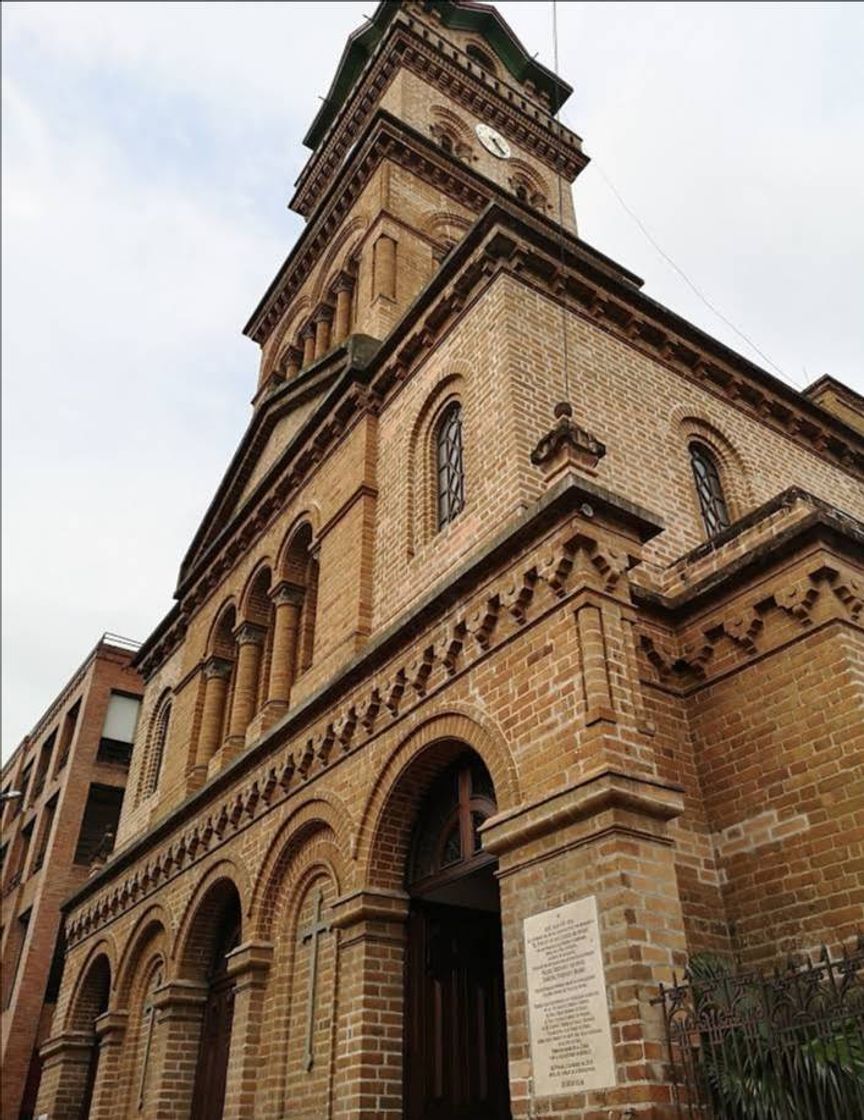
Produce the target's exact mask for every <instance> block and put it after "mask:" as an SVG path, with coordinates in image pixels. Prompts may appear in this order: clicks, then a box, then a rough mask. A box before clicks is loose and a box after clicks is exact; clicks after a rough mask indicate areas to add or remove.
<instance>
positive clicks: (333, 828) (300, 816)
mask: <svg viewBox="0 0 864 1120" xmlns="http://www.w3.org/2000/svg"><path fill="white" fill-rule="evenodd" d="M328 834H329V835H330V836H332V837H333V841H334V844H335V845H336V850H337V851H339V852H342V853H346V852H352V851H353V849H354V846H355V844H356V836H357V833H356V825H355V823H354V820H353V816H352V814H351V812H350V811H349V809H348V806H347V805H346V804H345V802H344V801H343V800H342V799H341V798H340V797H337V796H336V795H335V794H332V793H328V794H327V795H326V796H322V797H316V798H314V799H313V800H311V801H306V802H304V804H303V805H300V806H299V807H298V808H297V809H296V810H295V811H294V812H293V813H291V815H290V816H289V817H288V818H287V819H286V820H285V821H284V823H283V824H282V826H281V827H280V828H279V830H278V831H277V833H276V835H275V836H274V837H273V839H272V841H271V842H270V845H269V847H268V849H267V854H266V855H265V857H264V860H263V863H262V865H261V871H260V873H259V875H258V878H257V879H256V881H255V885H254V887H253V889H252V901H251V904H250V907H249V922H250V929H252V930H253V931H254V933H253V936H254V937H256V938H262V939H265V940H266V939H267V937H268V936H269V933H268V930H269V928H270V925H271V923H272V920H273V915H274V913H275V910H276V895H277V892H278V891H279V889H280V884H283V883H284V882H285V880H286V876H287V875H289V874H290V867H291V865H292V864H293V863H294V862H295V860H296V858H297V856H298V855H299V853H300V852H301V850H302V849H303V848H304V847H305V846H306V845H307V844H308V843H309V842H310V840H311V839H312V838H313V837H315V836H319V835H328ZM338 878H339V881H340V882H345V883H347V882H348V881H349V879H350V868H349V866H347V865H346V866H345V867H343V868H342V869H341V874H340V875H339V876H338Z"/></svg>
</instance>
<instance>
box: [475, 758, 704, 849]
mask: <svg viewBox="0 0 864 1120" xmlns="http://www.w3.org/2000/svg"><path fill="white" fill-rule="evenodd" d="M609 810H623V811H624V812H625V813H629V814H633V815H634V816H636V817H644V818H646V819H647V820H650V821H653V822H660V823H661V825H662V824H665V823H666V822H667V821H670V820H673V819H674V818H675V817H678V816H680V815H681V814H682V813H683V811H684V790H683V787H682V786H678V785H672V784H670V783H666V782H660V781H657V780H656V779H654V778H651V777H648V776H646V775H639V774H622V773H619V772H618V771H615V770H603V771H601V772H598V773H596V774H588V775H586V776H585V777H583V778H580V780H579V781H578V782H576V783H575V785H573V786H570V787H569V788H567V789H563V790H557V791H556V792H555V793H551V794H549V795H548V796H546V797H543V798H541V799H540V800H539V801H535V802H532V803H530V804H527V805H520V806H518V808H516V809H514V810H513V811H511V812H509V813H499V814H497V815H496V816H494V817H490V818H489V820H487V821H486V822H485V824H484V825H483V826H482V827H481V829H480V831H481V833H482V835H483V847H484V849H485V850H486V851H489V852H492V853H493V855H496V856H503V855H505V854H506V853H508V852H511V851H513V850H514V849H515V848H520V847H523V846H524V845H526V844H528V843H530V842H532V841H534V840H538V839H541V838H544V837H554V836H557V835H558V834H560V833H561V832H562V831H563V830H564V829H565V828H567V827H568V826H569V825H572V824H574V823H576V822H577V821H582V820H586V819H589V818H590V819H592V820H594V821H595V823H602V822H598V821H597V818H599V817H600V816H601V814H603V813H605V812H608V811H609ZM660 834H661V835H662V829H661V830H660ZM544 851H547V854H548V851H554V840H550V843H549V848H548V850H547V848H546V846H545V845H544Z"/></svg>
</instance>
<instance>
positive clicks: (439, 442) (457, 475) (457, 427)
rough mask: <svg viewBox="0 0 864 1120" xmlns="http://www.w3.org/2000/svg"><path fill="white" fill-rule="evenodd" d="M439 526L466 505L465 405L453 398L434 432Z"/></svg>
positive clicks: (446, 522)
mask: <svg viewBox="0 0 864 1120" xmlns="http://www.w3.org/2000/svg"><path fill="white" fill-rule="evenodd" d="M435 449H436V463H437V483H438V528H439V529H443V528H444V526H445V525H448V524H449V523H450V522H451V521H453V519H454V518H455V517H457V516H458V515H459V514H460V513H461V512H462V509H463V508H464V506H465V471H464V467H463V464H462V406H461V405H460V404H459V403H458V401H454V402H453V403H452V404H451V405H448V406H447V409H446V410H445V412H444V415H443V416H442V417H441V419H440V420H439V422H438V428H437V431H436V435H435Z"/></svg>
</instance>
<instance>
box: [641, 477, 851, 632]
mask: <svg viewBox="0 0 864 1120" xmlns="http://www.w3.org/2000/svg"><path fill="white" fill-rule="evenodd" d="M784 514H788V516H787V517H784V516H783V515H784ZM775 515H780V516H779V517H777V516H775ZM784 521H785V524H784ZM762 525H765V526H766V529H767V530H768V531H767V532H766V533H765V535H764V536H763V537H762V539H759V537H758V530H759V528H760V526H762ZM751 531H752V533H753V540H751V541H746V540H745V541H744V542H743V543H745V544H746V547H744V548H743V549H742V548H741V547H739V546H738V542H739V540H741V539H742V538H745V536H746V535H747V534H748V533H750V532H751ZM814 543H818V544H822V545H825V546H826V547H828V548H830V549H831V551H832V553H833V554H835V555H836V556H837V557H838V558H841V557H842V558H848V559H850V560H852V561H853V562H855V561H856V560H857V562H858V563H859V564H860V563H861V558H862V557H864V522H861V521H860V520H858V518H855V517H852V516H851V515H850V514H848V513H844V512H843V511H842V510H838V509H836V508H835V507H834V506H832V505H830V504H829V503H828V502H824V501H822V500H821V499H819V498H816V497H814V496H813V495H812V494H808V493H807V492H806V491H804V490H801V489H799V488H797V487H792V488H790V489H789V490H784V491H783V492H782V493H781V494H778V495H777V496H776V497H774V498H772V499H771V500H770V501H769V502H766V503H765V504H764V505H762V506H760V507H759V508H758V509H756V510H753V511H752V512H751V513H750V514H749V515H748V516H747V517H743V518H742V519H741V520H740V521H739V522H736V523H735V524H734V525H733V526H732V527H731V528H730V529H728V530H726V532H724V533H722V534H719V535H718V536H717V537H715V538H713V540H712V541H709V542H706V544H704V545H700V546H699V547H698V548H695V549H693V550H691V552H689V553H686V554H685V555H684V556H683V557H681V558H680V559H679V560H677V561H675V563H674V564H672V565H670V566H669V569H668V570H669V571H674V572H675V573H676V574H678V576H679V578H678V581H677V582H678V587H677V588H676V589H675V590H672V589H671V588H667V589H665V590H663V591H658V590H655V589H652V588H650V587H648V586H646V585H645V583H644V582H634V583H633V589H632V590H633V599H634V601H635V602H636V603H637V605H639V606H641V607H643V608H647V609H652V610H656V611H659V612H662V614H663V616H664V617H665V618H666V619H667V620H671V621H673V622H674V623H675V624H676V625H677V624H680V623H683V622H685V621H686V620H687V619H688V618H689V617H691V616H692V615H694V614H696V613H698V612H700V611H703V610H705V609H707V608H708V607H710V605H711V604H712V603H713V602H714V601H716V600H718V599H726V598H728V596H729V595H730V593H731V592H733V591H734V590H735V588H736V587H739V586H742V585H744V584H746V583H747V582H748V581H749V580H752V579H753V578H754V575H757V574H759V573H761V572H764V571H765V570H766V569H768V568H770V567H772V566H775V565H777V564H779V563H780V562H782V561H783V560H784V559H786V558H787V557H789V556H793V555H794V554H795V553H796V552H800V551H802V550H803V549H805V548H807V547H808V546H810V545H812V544H814ZM711 546H713V548H712V547H711ZM706 559H707V560H709V561H710V562H709V563H707V564H705V566H704V569H703V570H700V561H702V560H706Z"/></svg>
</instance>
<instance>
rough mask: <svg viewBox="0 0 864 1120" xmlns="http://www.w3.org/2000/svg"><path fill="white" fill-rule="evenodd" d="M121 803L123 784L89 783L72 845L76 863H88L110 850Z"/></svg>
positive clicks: (115, 832) (86, 865) (87, 865)
mask: <svg viewBox="0 0 864 1120" xmlns="http://www.w3.org/2000/svg"><path fill="white" fill-rule="evenodd" d="M122 805H123V790H122V788H120V787H116V786H100V785H95V784H94V785H91V786H90V791H89V793H88V795H87V804H86V805H85V807H84V819H83V820H82V822H81V831H80V832H79V834H78V843H77V845H76V847H75V856H74V862H75V863H78V864H82V865H83V866H85V867H89V866H90V863H91V862H92V860H93V859H94V858H95V857H96V856H101V855H108V854H109V853H110V852H111V850H112V849H113V847H114V838H115V837H116V835H117V822H118V821H119V820H120V809H121V807H122Z"/></svg>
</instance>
